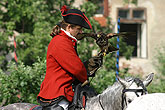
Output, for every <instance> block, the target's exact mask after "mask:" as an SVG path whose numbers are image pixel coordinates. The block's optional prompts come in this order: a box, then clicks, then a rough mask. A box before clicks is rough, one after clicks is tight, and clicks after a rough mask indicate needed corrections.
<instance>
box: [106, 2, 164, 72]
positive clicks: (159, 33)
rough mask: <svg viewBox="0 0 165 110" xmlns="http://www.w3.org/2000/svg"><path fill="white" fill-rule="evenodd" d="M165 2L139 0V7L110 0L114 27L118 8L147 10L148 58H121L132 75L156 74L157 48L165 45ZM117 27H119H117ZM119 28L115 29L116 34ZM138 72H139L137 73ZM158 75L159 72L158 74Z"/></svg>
mask: <svg viewBox="0 0 165 110" xmlns="http://www.w3.org/2000/svg"><path fill="white" fill-rule="evenodd" d="M164 4H165V0H138V4H137V6H136V5H134V4H129V5H128V4H124V2H123V0H109V7H110V11H109V16H110V17H111V18H112V22H113V24H114V25H116V24H117V8H119V7H144V8H146V10H147V21H146V25H147V26H146V28H147V29H146V38H147V41H146V43H147V58H144V59H142V58H132V59H131V60H129V61H127V60H125V59H124V58H120V66H121V68H123V67H124V66H127V67H129V68H130V72H132V73H135V74H136V73H137V74H139V73H141V74H147V73H148V72H156V70H155V68H154V67H153V64H152V61H153V59H154V58H153V57H154V56H155V55H156V54H155V53H156V50H157V49H156V48H157V47H159V46H160V44H162V43H163V42H164V43H165V28H164V26H165V20H164V18H165V14H164V10H165V6H164ZM116 26H117V25H116ZM116 29H117V28H115V29H114V31H115V32H117V30H116ZM135 70H137V71H135ZM156 73H157V72H156Z"/></svg>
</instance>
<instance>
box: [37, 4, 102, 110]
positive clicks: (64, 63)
mask: <svg viewBox="0 0 165 110" xmlns="http://www.w3.org/2000/svg"><path fill="white" fill-rule="evenodd" d="M61 15H62V16H63V21H62V22H61V23H60V24H59V25H56V26H55V27H54V29H53V31H52V33H51V34H50V35H51V36H52V37H53V38H52V40H51V41H50V43H49V46H48V50H47V57H46V60H47V63H46V66H47V68H46V75H45V78H44V80H43V82H42V84H41V87H40V92H39V94H38V96H37V99H38V102H39V103H40V104H41V106H42V107H43V110H68V106H69V104H70V102H72V101H73V96H74V92H73V87H72V83H73V82H74V81H75V80H78V81H79V82H81V83H83V82H84V81H86V80H87V71H88V65H89V64H86V63H84V64H83V62H82V61H81V60H80V58H79V57H78V54H77V50H76V44H77V35H78V34H81V33H82V27H84V28H86V29H92V26H91V24H90V22H89V20H88V18H87V17H86V16H85V14H84V13H82V12H81V11H80V10H77V9H68V8H67V7H66V6H63V7H62V8H61ZM59 26H60V28H59ZM94 59H95V60H93V61H94V62H93V63H94V64H98V65H99V66H101V64H102V58H100V57H97V56H96V57H94Z"/></svg>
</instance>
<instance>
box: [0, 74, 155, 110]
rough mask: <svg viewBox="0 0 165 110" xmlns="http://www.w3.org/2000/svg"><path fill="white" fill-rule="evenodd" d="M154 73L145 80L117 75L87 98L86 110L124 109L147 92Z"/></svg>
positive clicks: (23, 106) (19, 109) (10, 109)
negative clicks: (104, 86) (95, 94)
mask: <svg viewBox="0 0 165 110" xmlns="http://www.w3.org/2000/svg"><path fill="white" fill-rule="evenodd" d="M153 76H154V74H153V73H151V74H149V75H148V76H147V77H146V79H145V80H144V81H142V80H140V79H139V78H134V77H126V78H125V79H122V78H120V77H119V76H117V82H115V83H114V84H113V85H112V86H109V87H108V88H107V89H106V90H104V91H103V92H102V93H101V94H98V95H97V96H94V97H92V98H89V99H87V101H86V106H85V110H121V109H122V110H124V109H125V108H126V106H127V104H129V103H130V102H131V101H132V100H134V99H135V98H136V97H138V96H141V95H143V94H147V89H146V87H147V86H148V85H149V84H150V83H151V82H152V80H153ZM35 106H38V105H35V104H30V103H14V104H9V105H7V106H4V107H1V108H0V110H33V109H32V108H35Z"/></svg>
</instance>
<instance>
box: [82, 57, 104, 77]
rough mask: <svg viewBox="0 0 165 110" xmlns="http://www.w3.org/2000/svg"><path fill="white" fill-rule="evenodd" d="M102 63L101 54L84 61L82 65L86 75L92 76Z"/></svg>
mask: <svg viewBox="0 0 165 110" xmlns="http://www.w3.org/2000/svg"><path fill="white" fill-rule="evenodd" d="M102 64H103V56H94V57H92V58H90V59H89V60H87V61H85V62H84V65H85V67H86V69H87V73H88V77H94V76H95V73H96V71H97V70H98V69H99V68H100V67H101V66H102Z"/></svg>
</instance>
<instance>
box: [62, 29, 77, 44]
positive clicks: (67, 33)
mask: <svg viewBox="0 0 165 110" xmlns="http://www.w3.org/2000/svg"><path fill="white" fill-rule="evenodd" d="M61 30H62V31H64V32H65V34H66V35H68V36H69V37H71V38H72V39H75V40H76V42H77V39H76V38H75V37H74V36H72V35H71V34H70V33H69V32H67V31H65V30H64V29H62V28H61Z"/></svg>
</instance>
